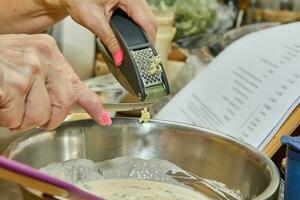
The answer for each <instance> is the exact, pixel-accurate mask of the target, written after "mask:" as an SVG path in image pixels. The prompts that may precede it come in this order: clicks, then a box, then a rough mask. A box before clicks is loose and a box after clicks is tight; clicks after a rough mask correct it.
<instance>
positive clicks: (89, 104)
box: [75, 81, 112, 125]
mask: <svg viewBox="0 0 300 200" xmlns="http://www.w3.org/2000/svg"><path fill="white" fill-rule="evenodd" d="M75 92H76V94H77V97H78V104H79V106H80V107H82V108H83V109H84V110H85V111H86V112H87V113H88V114H89V115H90V116H91V117H92V118H93V119H94V120H95V121H96V122H97V123H98V124H101V125H111V124H112V120H111V118H110V116H109V114H108V112H107V111H105V110H104V108H103V104H102V101H101V100H100V98H99V97H98V96H97V95H96V94H95V93H94V92H92V91H91V90H90V89H88V87H87V86H86V85H85V84H84V83H82V82H81V81H78V82H76V83H75Z"/></svg>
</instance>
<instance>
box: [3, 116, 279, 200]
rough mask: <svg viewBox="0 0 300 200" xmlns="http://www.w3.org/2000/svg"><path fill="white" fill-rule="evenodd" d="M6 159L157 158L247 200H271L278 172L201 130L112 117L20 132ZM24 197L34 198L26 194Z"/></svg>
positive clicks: (38, 162) (33, 162)
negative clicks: (108, 123)
mask: <svg viewBox="0 0 300 200" xmlns="http://www.w3.org/2000/svg"><path fill="white" fill-rule="evenodd" d="M4 155H5V156H7V157H9V158H12V159H14V160H17V161H20V162H22V163H25V164H27V165H30V166H32V167H35V168H41V167H44V166H45V165H47V164H49V163H52V162H58V161H66V160H70V159H76V158H88V159H91V160H93V161H96V162H99V161H104V160H107V159H112V158H115V157H119V156H134V157H139V158H144V159H150V158H160V159H165V160H168V161H171V162H173V163H174V164H176V165H178V166H180V167H181V168H183V169H185V170H187V171H189V172H192V173H193V174H196V175H198V176H200V177H202V178H207V179H213V180H216V181H219V182H222V183H224V184H226V185H227V187H229V188H232V189H237V190H240V192H241V194H242V195H243V196H245V197H246V198H245V199H251V200H253V199H255V200H266V199H267V200H275V199H276V197H277V192H278V187H279V173H278V170H277V168H276V166H275V165H274V164H273V163H272V161H271V160H270V159H269V158H267V157H266V156H264V155H263V154H262V153H261V152H259V151H258V150H256V149H255V148H252V147H251V146H249V145H246V144H244V143H241V142H239V141H237V140H235V139H233V138H230V137H228V136H224V135H220V134H218V133H215V132H212V131H208V130H205V129H202V128H198V127H193V126H189V125H183V124H178V123H171V122H165V121H155V120H153V121H151V122H149V123H147V124H139V123H138V120H137V119H133V118H114V119H113V125H112V126H111V127H102V126H98V125H96V124H95V123H94V122H93V121H92V120H80V121H74V122H66V123H64V124H62V125H61V126H60V127H59V128H57V129H56V130H53V131H45V130H33V131H31V132H27V133H24V134H23V135H22V136H21V137H20V138H18V139H17V140H16V141H14V142H13V143H12V144H11V145H10V146H9V147H8V148H7V150H6V151H5V153H4ZM24 197H25V199H30V200H32V199H34V198H33V197H32V196H30V193H29V192H28V191H27V190H24Z"/></svg>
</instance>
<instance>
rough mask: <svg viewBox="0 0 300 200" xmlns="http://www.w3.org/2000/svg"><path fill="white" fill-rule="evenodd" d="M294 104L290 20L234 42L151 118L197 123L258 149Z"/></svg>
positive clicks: (295, 49)
mask: <svg viewBox="0 0 300 200" xmlns="http://www.w3.org/2000/svg"><path fill="white" fill-rule="evenodd" d="M299 104H300V23H292V24H287V25H282V26H277V27H274V28H270V29H266V30H263V31H259V32H255V33H252V34H250V35H247V36H245V37H243V38H242V39H240V40H238V41H236V42H234V43H233V44H232V45H230V46H229V47H227V48H226V49H225V50H224V51H223V52H222V53H221V54H220V55H219V56H218V57H217V58H216V59H215V60H214V61H213V62H212V63H211V64H210V65H209V66H208V67H207V68H206V69H204V70H203V71H201V72H199V74H197V75H196V77H195V78H194V79H193V80H192V81H190V82H189V83H188V84H187V85H186V86H185V87H184V88H183V89H182V90H181V91H180V92H179V93H178V94H176V95H175V97H173V99H172V100H171V101H170V102H169V103H168V104H167V105H166V106H164V107H163V109H162V110H161V111H160V112H159V113H158V114H157V115H156V116H155V118H156V119H163V120H169V121H176V122H182V123H187V124H192V125H196V126H201V127H204V128H207V129H210V130H214V131H216V132H219V133H221V134H223V133H224V134H227V135H230V136H233V137H235V138H237V139H238V140H242V141H244V142H246V143H249V144H251V145H253V146H255V147H256V148H258V149H260V150H263V149H264V148H265V147H266V145H267V144H268V143H269V142H270V140H271V139H272V138H273V137H274V135H275V134H276V133H277V132H278V130H279V129H280V127H281V126H282V124H283V123H284V122H285V121H286V119H287V118H288V117H289V116H290V115H291V113H292V112H293V111H294V110H295V109H296V108H297V106H298V105H299ZM299 121H300V119H299V120H298V122H299ZM298 122H295V123H298Z"/></svg>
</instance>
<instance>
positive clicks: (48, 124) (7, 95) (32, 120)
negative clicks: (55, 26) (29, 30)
mask: <svg viewBox="0 0 300 200" xmlns="http://www.w3.org/2000/svg"><path fill="white" fill-rule="evenodd" d="M76 104H79V105H80V106H81V107H82V108H84V109H85V110H86V111H87V112H88V113H89V114H90V115H91V116H92V117H93V119H94V120H95V121H96V122H97V123H99V124H102V125H110V124H111V119H110V117H109V115H108V113H107V112H106V111H104V110H103V106H102V103H101V101H100V100H99V98H98V97H97V96H96V94H94V93H93V92H91V91H90V90H89V89H88V88H87V87H86V86H85V85H84V84H83V83H82V82H81V81H80V80H79V78H78V76H77V75H76V74H75V73H74V71H73V70H72V68H71V66H70V64H69V63H68V62H67V61H66V59H65V58H64V57H63V56H62V54H61V53H60V51H59V49H58V47H57V46H56V43H55V41H54V39H52V38H51V37H50V36H48V35H43V34H38V35H24V34H21V35H20V34H18V35H12V34H9V35H0V126H1V127H6V128H10V129H12V130H15V131H24V130H28V129H31V128H34V127H37V126H39V127H43V128H46V129H53V128H56V127H57V126H58V125H59V124H60V123H61V122H62V121H63V120H64V119H65V117H66V116H67V115H68V114H69V112H70V111H71V109H72V108H73V107H74V106H75V105H76Z"/></svg>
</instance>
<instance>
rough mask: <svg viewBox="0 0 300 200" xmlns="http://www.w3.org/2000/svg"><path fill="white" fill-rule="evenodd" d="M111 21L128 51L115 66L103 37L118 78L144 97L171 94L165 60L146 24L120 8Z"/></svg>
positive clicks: (106, 57)
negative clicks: (143, 28) (136, 20)
mask: <svg viewBox="0 0 300 200" xmlns="http://www.w3.org/2000/svg"><path fill="white" fill-rule="evenodd" d="M110 25H111V27H112V30H113V32H114V34H115V35H116V37H117V39H118V41H119V43H120V45H121V47H122V49H123V52H124V57H123V63H122V65H121V66H120V67H116V66H115V64H114V61H113V58H112V55H111V53H110V52H109V50H108V49H107V47H106V46H105V45H104V44H103V43H102V42H101V41H100V40H99V39H97V45H98V47H99V50H100V52H101V54H102V55H103V57H104V60H105V62H106V63H107V65H108V68H109V70H110V71H111V73H112V74H113V75H114V77H115V78H116V79H117V80H118V82H119V83H120V84H121V85H122V86H123V87H124V88H125V89H126V90H127V91H128V92H129V93H131V94H133V95H135V96H137V97H139V98H140V100H141V101H145V100H151V99H154V98H159V97H164V96H167V95H169V94H170V88H169V84H168V80H167V77H166V74H165V71H164V68H163V65H162V61H161V59H160V57H159V55H158V53H157V52H156V50H155V48H154V47H153V46H152V44H151V42H150V40H149V38H148V36H147V34H146V33H145V32H144V31H143V30H142V28H141V27H139V26H138V25H137V24H136V23H135V22H133V20H132V19H130V18H129V17H128V15H127V14H126V13H125V12H123V11H122V10H120V9H117V10H116V11H115V12H114V14H113V16H112V18H111V21H110Z"/></svg>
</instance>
